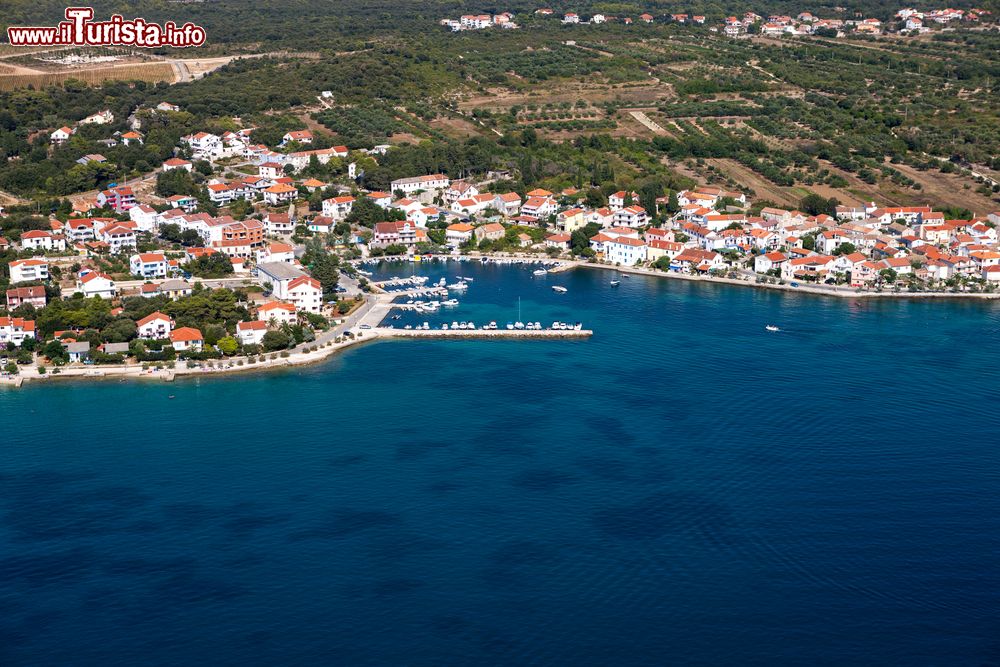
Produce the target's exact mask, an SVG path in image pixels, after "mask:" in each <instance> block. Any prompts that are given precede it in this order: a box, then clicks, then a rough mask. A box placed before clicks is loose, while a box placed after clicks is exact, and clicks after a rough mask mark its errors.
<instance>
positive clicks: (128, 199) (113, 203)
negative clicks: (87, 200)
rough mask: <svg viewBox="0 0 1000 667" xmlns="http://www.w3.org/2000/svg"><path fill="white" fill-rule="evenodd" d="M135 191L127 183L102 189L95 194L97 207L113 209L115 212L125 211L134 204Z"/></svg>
mask: <svg viewBox="0 0 1000 667" xmlns="http://www.w3.org/2000/svg"><path fill="white" fill-rule="evenodd" d="M135 204H136V201H135V193H134V192H133V191H132V188H130V187H129V186H127V185H119V186H116V187H113V188H109V189H107V190H103V191H102V192H100V193H99V194H98V195H97V206H98V207H99V208H110V209H114V210H115V212H116V213H125V212H126V211H128V210H129V209H130V208H132V207H133V206H135Z"/></svg>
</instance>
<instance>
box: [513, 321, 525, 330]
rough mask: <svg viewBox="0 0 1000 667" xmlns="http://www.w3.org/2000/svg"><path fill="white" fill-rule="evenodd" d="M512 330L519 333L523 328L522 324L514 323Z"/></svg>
mask: <svg viewBox="0 0 1000 667" xmlns="http://www.w3.org/2000/svg"><path fill="white" fill-rule="evenodd" d="M514 328H515V329H517V330H518V331H520V330H521V329H523V328H524V322H514Z"/></svg>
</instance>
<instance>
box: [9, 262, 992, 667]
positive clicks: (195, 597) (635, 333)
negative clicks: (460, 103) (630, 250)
mask: <svg viewBox="0 0 1000 667" xmlns="http://www.w3.org/2000/svg"><path fill="white" fill-rule="evenodd" d="M376 270H377V272H378V274H379V275H380V276H389V275H408V274H409V273H411V272H414V271H416V272H420V273H423V274H426V275H429V276H431V278H432V280H437V279H438V277H440V276H446V277H447V278H448V280H449V282H452V281H453V280H454V276H456V275H464V276H469V277H472V278H474V282H472V283H471V284H470V289H469V291H468V293H467V294H465V295H460V296H459V297H458V298H459V299H460V300H461V301H462V304H461V305H460V306H459V307H458V308H457V309H455V310H454V311H453V312H450V311H442V312H440V313H435V314H432V315H428V316H419V317H416V318H415V317H414V316H413V315H412V314H410V315H406V317H407V318H411V320H414V321H415V320H419V321H423V320H428V321H430V322H431V323H432V324H439V323H440V322H448V323H450V322H451V321H453V320H469V319H472V320H475V321H476V322H477V323H479V324H482V323H485V322H487V321H489V320H496V321H497V322H498V323H499V324H500V326H501V327H503V326H504V324H505V323H506V322H507V321H510V320H516V319H518V307H519V306H518V301H519V300H520V309H521V313H522V314H521V318H522V319H523V320H524V321H535V320H538V321H541V322H542V323H543V324H545V325H548V324H549V323H551V322H552V321H553V320H562V321H571V322H576V321H580V322H582V323H583V324H584V326H585V327H587V328H592V329H593V330H594V331H595V334H594V336H593V337H592V338H591V339H588V340H574V341H570V340H556V341H496V340H462V341H459V340H440V341H429V340H409V341H385V342H375V343H369V344H366V345H360V346H357V347H354V348H351V349H349V350H347V351H346V352H345V353H343V354H341V355H339V356H336V357H333V358H331V359H330V360H329V361H327V362H325V363H322V364H318V365H315V366H311V367H307V368H300V369H296V370H294V371H280V372H270V373H257V374H247V375H240V376H230V377H214V378H204V379H186V380H185V379H179V380H178V381H176V382H174V383H172V384H166V383H163V384H152V383H151V384H140V383H135V382H131V383H121V382H117V381H105V382H96V383H93V382H92V383H82V382H53V383H50V384H47V385H44V384H31V383H28V384H26V385H25V386H24V387H23V388H22V389H20V390H6V391H0V424H2V426H0V429H2V430H0V433H2V438H0V610H2V611H0V665H4V666H5V667H6V666H20V665H32V666H35V665H74V666H75V665H109V664H122V665H192V664H213V665H276V664H280V665H421V666H422V665H427V666H440V665H673V664H685V665H779V664H780V665H998V664H1000V416H998V405H1000V385H998V381H997V369H998V367H1000V351H998V347H997V340H998V335H1000V305H996V304H987V303H973V302H969V301H918V300H914V301H909V300H884V301H880V300H862V299H856V300H852V299H831V298H824V297H816V296H807V295H799V294H794V293H778V292H770V291H763V290H753V289H746V288H736V287H728V286H719V285H705V284H696V283H686V282H682V281H671V280H657V279H654V278H646V277H639V276H632V277H629V278H622V279H621V285H620V286H619V287H617V288H615V287H612V286H610V284H609V280H610V279H612V278H613V277H614V274H612V273H609V272H604V271H595V270H577V271H575V272H571V273H565V274H556V275H549V276H547V277H543V278H536V277H533V276H532V275H531V269H530V268H527V267H498V266H480V265H478V264H462V265H456V264H454V263H452V264H444V263H439V264H428V265H423V266H418V267H413V266H411V265H390V266H385V265H383V266H380V267H378V268H377V269H376ZM552 285H563V286H565V287H566V288H567V289H568V290H569V291H568V292H567V293H566V294H561V295H560V294H557V293H555V292H553V291H552V290H551V286H552ZM407 321H410V320H406V319H400V320H390V322H392V323H393V324H396V325H399V326H401V325H402V324H404V323H405V322H407ZM766 324H774V325H777V326H779V327H780V328H781V329H782V330H781V331H780V332H777V333H772V332H767V331H765V329H764V326H765V325H766ZM171 397H173V398H171Z"/></svg>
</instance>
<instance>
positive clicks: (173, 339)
mask: <svg viewBox="0 0 1000 667" xmlns="http://www.w3.org/2000/svg"><path fill="white" fill-rule="evenodd" d="M169 338H170V343H171V344H172V345H173V346H174V349H175V350H177V351H178V352H187V351H191V352H198V351H200V350H201V348H202V347H204V345H205V337H204V336H202V335H201V331H199V330H198V329H195V328H194V327H180V328H179V329H174V330H173V331H171V332H170V334H169Z"/></svg>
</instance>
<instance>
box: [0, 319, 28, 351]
mask: <svg viewBox="0 0 1000 667" xmlns="http://www.w3.org/2000/svg"><path fill="white" fill-rule="evenodd" d="M34 337H35V321H34V320H26V319H24V318H21V317H0V345H4V346H5V345H7V343H13V344H14V345H17V346H18V347H20V345H21V343H23V342H24V339H25V338H34Z"/></svg>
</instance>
